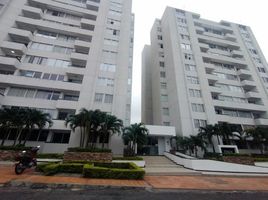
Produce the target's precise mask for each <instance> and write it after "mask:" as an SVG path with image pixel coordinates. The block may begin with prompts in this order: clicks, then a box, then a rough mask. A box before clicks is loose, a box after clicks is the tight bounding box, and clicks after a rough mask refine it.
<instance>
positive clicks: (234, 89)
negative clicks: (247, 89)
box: [215, 83, 244, 92]
mask: <svg viewBox="0 0 268 200" xmlns="http://www.w3.org/2000/svg"><path fill="white" fill-rule="evenodd" d="M215 87H219V88H221V89H222V90H225V91H232V92H243V91H244V90H243V88H242V87H239V86H235V85H226V84H221V83H216V84H215Z"/></svg>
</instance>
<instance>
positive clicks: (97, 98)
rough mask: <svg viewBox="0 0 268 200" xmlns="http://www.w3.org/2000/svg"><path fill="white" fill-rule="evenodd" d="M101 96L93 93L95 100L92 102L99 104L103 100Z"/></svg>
mask: <svg viewBox="0 0 268 200" xmlns="http://www.w3.org/2000/svg"><path fill="white" fill-rule="evenodd" d="M103 95H104V94H102V93H95V99H94V101H95V102H99V103H101V102H102V99H103Z"/></svg>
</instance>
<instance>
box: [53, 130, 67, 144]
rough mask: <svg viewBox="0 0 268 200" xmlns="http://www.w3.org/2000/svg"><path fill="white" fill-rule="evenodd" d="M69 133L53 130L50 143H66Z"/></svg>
mask: <svg viewBox="0 0 268 200" xmlns="http://www.w3.org/2000/svg"><path fill="white" fill-rule="evenodd" d="M70 135H71V133H70V132H53V136H52V139H51V143H62V144H68V143H69V139H70Z"/></svg>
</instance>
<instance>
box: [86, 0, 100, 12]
mask: <svg viewBox="0 0 268 200" xmlns="http://www.w3.org/2000/svg"><path fill="white" fill-rule="evenodd" d="M86 5H87V9H89V10H93V11H98V10H99V3H97V2H93V1H87V3H86Z"/></svg>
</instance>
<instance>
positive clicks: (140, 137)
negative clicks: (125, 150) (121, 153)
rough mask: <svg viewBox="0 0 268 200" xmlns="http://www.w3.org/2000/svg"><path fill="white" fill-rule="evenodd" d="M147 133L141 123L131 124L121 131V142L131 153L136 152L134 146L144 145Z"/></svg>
mask: <svg viewBox="0 0 268 200" xmlns="http://www.w3.org/2000/svg"><path fill="white" fill-rule="evenodd" d="M148 133H149V131H148V129H147V128H146V127H145V125H144V124H143V123H138V124H137V123H135V124H131V125H130V126H129V127H126V128H124V130H123V136H122V138H123V140H124V143H125V144H128V145H129V147H130V149H131V150H132V151H133V152H136V145H137V146H138V147H139V146H142V145H144V144H145V143H146V140H147V135H148Z"/></svg>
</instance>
